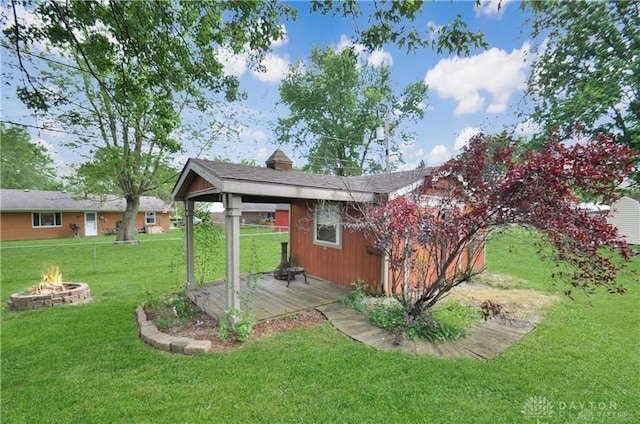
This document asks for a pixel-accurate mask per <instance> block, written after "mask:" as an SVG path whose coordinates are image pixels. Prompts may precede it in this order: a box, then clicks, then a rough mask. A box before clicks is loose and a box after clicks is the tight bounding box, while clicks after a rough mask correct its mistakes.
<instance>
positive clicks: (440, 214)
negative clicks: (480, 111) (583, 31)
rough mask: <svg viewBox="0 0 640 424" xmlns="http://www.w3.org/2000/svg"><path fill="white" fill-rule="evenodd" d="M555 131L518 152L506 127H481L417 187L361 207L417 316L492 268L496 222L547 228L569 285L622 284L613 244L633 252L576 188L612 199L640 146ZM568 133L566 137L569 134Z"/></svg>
mask: <svg viewBox="0 0 640 424" xmlns="http://www.w3.org/2000/svg"><path fill="white" fill-rule="evenodd" d="M569 139H570V140H574V141H563V140H561V138H560V136H559V135H557V134H556V135H553V136H550V137H549V138H548V140H547V141H546V143H545V145H544V147H543V148H542V149H541V150H539V151H527V152H523V153H518V150H517V149H516V142H515V141H514V140H512V139H511V138H509V137H507V136H506V135H498V136H486V135H478V136H476V137H475V138H473V139H472V140H471V141H470V142H469V144H468V145H467V146H466V147H465V149H464V150H463V151H462V153H461V154H460V155H459V156H458V157H456V158H454V159H452V160H450V161H449V162H447V163H446V164H444V165H443V166H442V167H440V168H439V169H438V170H437V171H435V172H434V173H433V174H432V175H431V176H430V177H428V178H427V179H426V181H425V184H424V186H423V187H422V188H421V189H419V190H416V191H415V192H414V193H412V194H411V195H407V196H401V197H395V198H393V199H388V200H386V201H384V202H381V203H376V204H370V205H365V206H362V205H361V206H360V210H361V212H362V219H360V220H358V221H357V222H355V223H352V224H351V226H352V227H354V228H358V229H360V230H364V231H365V233H366V234H367V235H368V237H369V238H370V240H371V242H372V244H373V245H374V246H375V247H376V248H377V249H378V250H379V251H381V252H383V253H384V254H385V255H386V258H387V261H388V264H389V268H390V271H391V272H390V274H391V276H390V279H389V286H388V291H389V293H390V294H391V295H393V296H395V297H396V298H397V299H398V300H399V301H400V302H401V303H402V305H403V307H404V309H405V311H406V314H407V320H408V324H409V325H410V323H411V322H412V321H414V320H416V319H417V318H418V317H419V316H420V315H422V314H423V313H424V312H425V311H427V310H428V309H429V308H431V307H432V306H433V305H435V304H436V303H437V302H438V301H439V300H440V299H442V297H444V296H445V295H446V294H447V293H448V292H449V291H450V290H451V289H452V288H454V287H456V286H457V285H459V284H461V283H463V282H465V281H469V280H470V279H471V277H473V276H474V275H476V274H478V273H480V272H482V271H483V270H484V262H483V254H484V244H485V241H486V240H487V237H489V236H490V235H492V234H494V232H495V231H494V229H495V228H504V227H506V226H509V225H519V226H524V227H526V228H529V229H534V230H537V231H539V232H540V234H542V236H543V240H544V241H546V242H548V243H549V244H550V246H551V247H552V248H553V249H552V251H553V252H554V255H555V258H554V259H555V260H557V261H558V262H560V263H564V264H565V265H566V266H567V268H568V269H569V270H570V272H569V273H568V274H565V276H566V277H567V278H568V284H569V286H568V288H567V293H570V292H571V290H572V289H574V288H580V289H582V290H586V291H590V290H592V289H594V288H596V287H599V286H604V287H606V288H607V289H609V290H610V291H612V292H623V291H624V289H623V288H622V287H619V286H616V273H617V271H618V269H619V267H618V265H616V263H615V262H614V261H612V259H611V255H612V252H617V253H618V254H619V255H620V256H621V257H622V258H624V259H628V255H629V251H628V249H627V246H626V244H625V243H624V241H622V240H620V239H619V237H618V234H617V230H616V229H615V228H614V227H612V226H611V225H609V224H608V223H607V221H606V217H604V216H603V215H590V214H588V213H587V212H586V211H585V210H584V209H582V208H580V206H579V200H578V198H577V197H576V195H577V194H578V193H579V194H580V195H582V196H589V197H591V198H599V199H603V200H612V199H615V198H616V196H618V195H619V192H618V189H617V188H618V187H619V185H620V183H621V182H622V181H623V180H624V178H625V177H626V176H627V175H628V174H629V173H630V172H631V171H632V167H633V159H634V157H635V156H634V152H632V151H630V150H629V149H628V148H627V147H625V146H622V145H620V144H617V143H615V142H613V141H612V140H611V139H609V138H606V137H599V138H597V139H590V140H586V141H585V140H580V141H575V139H574V138H569ZM565 140H566V138H565Z"/></svg>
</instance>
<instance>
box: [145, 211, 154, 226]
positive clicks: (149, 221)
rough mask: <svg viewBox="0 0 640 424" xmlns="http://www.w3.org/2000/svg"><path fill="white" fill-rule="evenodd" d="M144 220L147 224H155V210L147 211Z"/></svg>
mask: <svg viewBox="0 0 640 424" xmlns="http://www.w3.org/2000/svg"><path fill="white" fill-rule="evenodd" d="M145 222H146V223H147V225H155V223H156V213H155V212H147V213H146V215H145Z"/></svg>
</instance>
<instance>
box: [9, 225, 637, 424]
mask: <svg viewBox="0 0 640 424" xmlns="http://www.w3.org/2000/svg"><path fill="white" fill-rule="evenodd" d="M175 234H176V233H171V234H169V235H164V236H153V235H148V236H145V237H140V240H141V243H140V244H139V245H136V246H114V245H112V244H105V245H101V244H96V245H95V249H96V251H95V256H96V257H97V259H95V260H94V250H93V247H94V246H93V245H89V246H86V245H85V246H80V245H79V243H81V242H85V243H86V242H87V240H88V239H81V240H60V241H55V242H49V241H47V242H44V241H40V242H29V243H26V242H25V243H3V244H2V251H1V254H2V257H1V261H2V262H1V265H2V267H1V272H2V277H1V285H0V287H1V289H2V293H1V299H2V303H3V307H2V336H1V337H2V340H1V342H2V345H1V352H2V369H1V371H2V376H1V377H2V381H1V386H2V400H1V401H2V404H1V405H0V406H1V411H2V412H1V413H2V417H1V418H2V422H3V423H42V422H47V423H57V422H59V423H79V422H82V423H84V422H87V423H88V422H90V423H103V422H105V423H106V422H109V423H112V422H127V423H160V422H162V423H164V422H181V423H182V422H184V423H187V422H189V423H198V422H203V423H211V422H221V423H229V422H234V423H235V422H242V423H245V422H276V423H279V422H305V423H306V422H317V423H327V422H349V423H351V422H352V423H361V422H379V423H389V422H429V423H471V422H473V423H519V422H522V423H531V422H536V416H535V413H536V410H535V409H534V408H532V406H533V405H534V403H533V402H532V398H533V397H543V398H544V401H545V402H549V404H550V405H551V406H552V413H551V414H550V415H549V414H547V415H540V413H539V414H538V417H537V418H541V420H540V421H541V422H584V421H585V417H587V418H589V417H592V418H593V419H591V420H590V421H589V422H638V421H639V420H640V410H639V409H638V398H639V395H640V393H639V389H638V387H639V386H640V384H639V383H640V375H639V369H640V367H639V365H640V363H639V359H638V358H639V357H640V355H639V353H640V352H639V346H640V334H639V332H640V314H639V310H638V305H639V302H638V300H639V299H640V290H639V287H638V284H637V282H634V278H635V276H633V275H632V274H631V273H629V272H627V273H624V274H622V275H621V276H620V280H621V282H622V283H623V284H625V286H626V287H627V289H628V292H627V294H625V295H623V296H621V295H610V294H607V293H606V292H602V293H599V294H598V295H597V296H591V297H588V298H585V297H578V298H577V299H576V300H575V301H572V300H569V299H567V298H561V300H560V301H558V302H556V303H555V304H554V305H553V306H551V307H550V308H549V309H548V311H547V313H546V318H545V319H544V321H543V322H542V323H541V324H540V325H539V326H538V327H537V328H536V329H535V330H534V331H533V332H532V333H530V334H529V335H527V336H526V337H525V338H524V339H523V340H522V341H520V342H518V343H517V344H515V345H513V346H512V347H511V348H509V349H508V350H507V351H506V352H504V353H503V354H502V355H500V356H499V357H498V358H497V359H495V360H492V361H485V362H480V361H476V360H471V359H465V358H460V359H438V358H433V357H429V356H419V357H416V356H407V355H403V354H399V353H393V352H379V351H376V350H374V349H372V348H370V347H368V346H364V345H362V344H359V343H357V342H354V341H353V340H351V339H349V338H348V337H346V336H344V335H343V334H341V333H340V332H338V331H337V330H335V329H334V328H333V327H331V326H330V325H328V324H325V325H322V326H319V327H315V328H312V329H301V330H294V331H291V332H288V333H285V334H280V335H276V336H272V337H269V338H266V339H263V340H260V341H257V342H253V343H249V344H247V345H246V346H244V347H242V348H241V349H238V350H236V351H233V352H227V353H223V354H211V355H205V356H197V357H189V356H182V355H171V354H166V353H163V352H160V351H157V350H154V349H152V348H150V347H148V346H146V345H145V344H144V343H142V342H141V341H140V340H139V338H138V334H137V332H138V330H137V327H136V324H135V321H134V316H133V311H134V309H135V307H136V305H138V304H139V303H140V302H142V301H144V300H145V299H146V296H147V295H146V294H145V292H146V291H148V292H150V293H154V294H160V293H166V292H169V291H171V290H174V289H175V288H178V287H180V285H181V284H182V281H183V280H184V270H183V269H182V263H183V262H182V259H181V255H182V249H183V241H182V240H181V239H180V237H176V236H175ZM178 234H179V233H178ZM169 237H174V238H178V240H162V239H163V238H169ZM281 237H283V236H255V237H244V238H243V239H242V249H243V255H245V256H244V257H246V255H247V251H248V250H247V249H249V248H250V247H251V246H253V249H254V250H255V251H257V252H258V253H259V257H260V258H261V261H262V260H264V262H261V265H264V266H265V270H267V269H271V268H272V267H273V266H274V265H275V264H277V263H278V262H279V252H280V251H279V242H280V238H281ZM45 243H46V244H53V245H54V246H53V247H47V248H42V247H33V245H34V244H45ZM76 243H78V245H77V246H76V245H75V244H76ZM29 245H31V246H32V247H29V248H6V247H16V246H29ZM274 246H275V247H274ZM220 252H222V253H224V249H221V250H220ZM535 252H536V249H535V247H534V246H532V245H531V244H530V239H529V238H528V237H527V236H526V235H524V234H522V233H520V232H512V233H510V234H509V235H507V236H503V237H502V238H501V239H499V240H495V241H493V242H491V244H490V245H489V247H488V251H487V262H488V266H489V271H490V272H492V273H499V274H511V275H514V276H517V277H519V278H522V279H524V280H526V283H523V284H527V285H528V286H530V287H533V288H536V289H541V290H546V291H552V292H554V291H555V292H561V291H562V287H561V286H554V285H553V284H552V279H551V273H552V272H553V268H552V267H550V266H549V264H548V263H545V262H541V261H539V260H537V259H536V254H535ZM244 262H246V260H245V261H244ZM52 263H53V264H57V265H60V267H61V269H62V272H63V275H64V277H65V280H71V281H82V282H86V283H88V284H89V285H90V287H91V292H92V295H93V298H94V300H93V302H92V303H90V304H86V305H78V306H74V307H65V308H51V309H46V310H41V311H28V312H19V313H16V312H9V311H8V310H7V307H6V301H7V299H8V297H9V295H10V294H11V293H13V292H16V291H21V290H24V289H25V288H27V287H28V286H30V285H32V284H34V283H35V282H37V281H38V280H39V278H40V273H41V272H42V271H43V270H44V269H46V267H47V266H48V265H50V264H52ZM222 263H223V262H222ZM94 264H95V270H94ZM628 268H629V269H630V270H635V272H639V271H640V260H639V259H638V258H635V259H634V261H633V262H632V263H631V264H630V266H629V267H628ZM220 272H221V275H222V273H223V272H224V268H223V267H222V268H221V269H220ZM538 400H539V399H538ZM523 411H524V413H523ZM538 412H540V410H538Z"/></svg>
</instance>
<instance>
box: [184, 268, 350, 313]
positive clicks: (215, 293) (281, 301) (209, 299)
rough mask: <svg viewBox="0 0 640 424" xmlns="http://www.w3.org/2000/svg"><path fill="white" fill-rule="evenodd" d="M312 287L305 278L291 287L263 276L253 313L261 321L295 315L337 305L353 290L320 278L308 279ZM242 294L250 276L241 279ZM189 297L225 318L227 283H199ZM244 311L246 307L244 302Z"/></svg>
mask: <svg viewBox="0 0 640 424" xmlns="http://www.w3.org/2000/svg"><path fill="white" fill-rule="evenodd" d="M307 278H308V281H309V284H305V283H304V278H303V277H302V276H298V277H296V279H295V280H292V281H291V284H290V285H289V287H287V282H286V281H281V280H276V279H275V278H273V273H272V272H268V273H263V274H260V277H259V281H258V286H257V288H256V291H255V293H254V296H253V313H254V314H255V316H256V319H257V320H258V321H264V320H268V319H273V318H276V317H280V316H284V315H288V314H293V313H296V312H300V311H306V310H309V309H315V308H317V307H320V306H323V305H328V304H331V303H335V302H337V301H338V300H339V299H340V297H342V296H347V295H348V294H349V293H350V292H351V289H349V288H347V287H344V286H341V285H338V284H335V283H331V282H329V281H326V280H322V279H320V278H316V277H313V276H311V275H308V276H307ZM240 284H241V291H242V292H243V293H246V276H243V277H242V278H241V282H240ZM188 293H189V297H190V298H191V299H192V300H193V301H194V302H195V303H196V304H197V305H198V306H199V307H200V308H201V309H202V310H204V311H205V312H206V313H207V314H209V315H211V316H212V317H214V318H216V319H220V318H221V317H224V315H225V299H226V296H227V294H226V293H227V287H226V284H225V282H224V281H216V282H214V283H209V284H198V285H196V287H195V288H194V289H192V290H189V292H188ZM240 307H241V309H243V310H244V309H245V308H246V305H245V304H244V303H243V302H242V301H241V303H240Z"/></svg>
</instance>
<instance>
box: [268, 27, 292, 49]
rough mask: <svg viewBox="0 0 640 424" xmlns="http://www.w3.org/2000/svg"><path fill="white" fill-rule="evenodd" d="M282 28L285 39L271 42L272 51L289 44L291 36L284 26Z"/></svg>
mask: <svg viewBox="0 0 640 424" xmlns="http://www.w3.org/2000/svg"><path fill="white" fill-rule="evenodd" d="M281 28H282V32H283V37H282V38H280V39H278V40H273V41H272V42H271V48H272V49H275V48H277V47H281V46H284V45H285V44H288V43H289V34H288V33H287V27H286V26H284V25H281Z"/></svg>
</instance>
